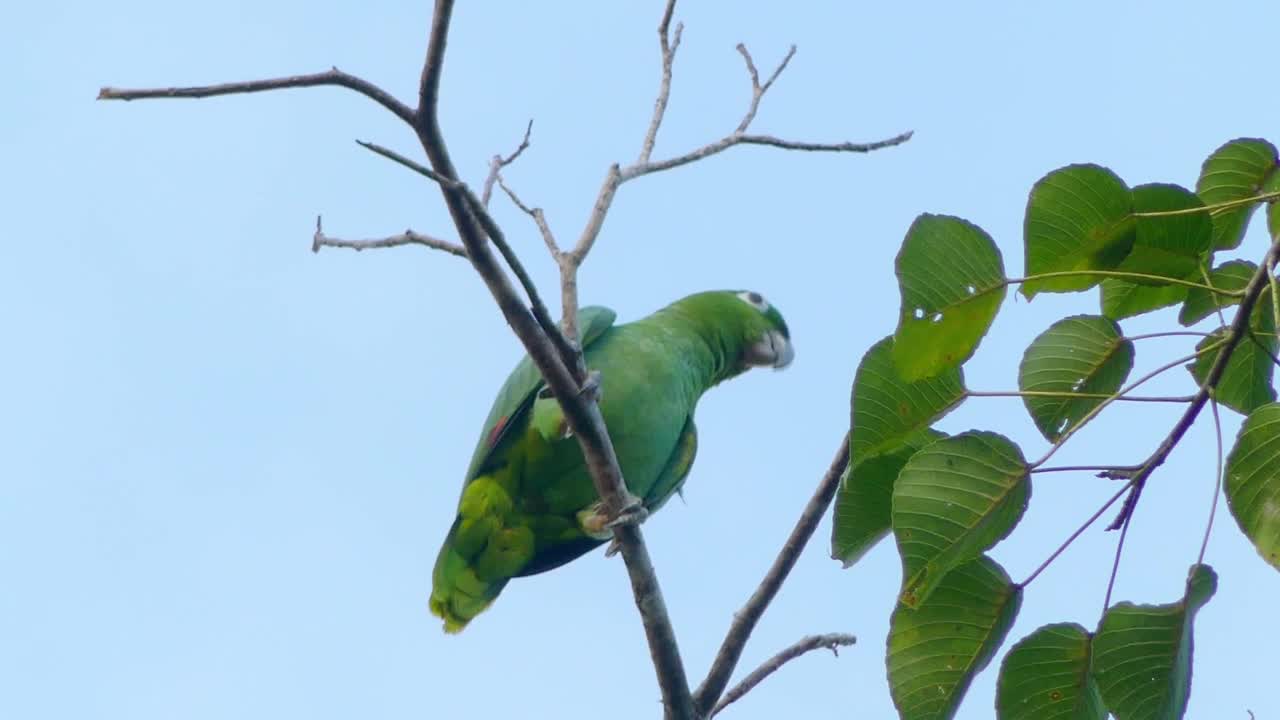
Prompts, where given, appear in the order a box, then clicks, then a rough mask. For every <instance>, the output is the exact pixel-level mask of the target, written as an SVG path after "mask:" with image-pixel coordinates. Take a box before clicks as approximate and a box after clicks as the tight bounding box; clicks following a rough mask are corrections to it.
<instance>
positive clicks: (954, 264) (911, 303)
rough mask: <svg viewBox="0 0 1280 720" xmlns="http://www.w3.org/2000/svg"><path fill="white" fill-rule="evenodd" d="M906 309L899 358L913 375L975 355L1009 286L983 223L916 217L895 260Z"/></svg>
mask: <svg viewBox="0 0 1280 720" xmlns="http://www.w3.org/2000/svg"><path fill="white" fill-rule="evenodd" d="M895 267H896V270H897V274H898V288H899V290H900V291H901V293H902V309H901V312H900V313H899V316H898V330H897V332H896V333H895V334H894V347H893V360H894V362H895V363H897V365H898V370H899V371H900V372H901V373H902V376H903V377H905V378H907V379H909V380H919V379H920V378H926V377H932V376H934V375H937V374H939V373H941V372H944V371H946V370H949V369H951V368H954V367H956V366H958V365H960V364H961V363H963V362H964V361H965V360H968V359H969V357H970V356H972V355H973V351H974V350H975V349H977V347H978V342H979V341H980V340H982V336H983V335H986V334H987V330H988V329H989V328H990V327H991V321H992V320H993V319H994V318H995V316H996V311H997V310H999V309H1000V303H1001V302H1003V301H1004V296H1005V294H1006V293H1007V292H1008V285H1007V283H1006V280H1007V278H1005V274H1004V261H1003V260H1002V259H1001V257H1000V249H999V248H997V247H996V244H995V243H994V242H992V240H991V236H990V235H987V233H985V232H983V230H982V228H980V227H978V226H977V225H974V224H973V223H970V222H968V221H965V220H961V219H960V218H956V217H949V216H946V215H929V214H924V215H921V216H919V217H917V218H916V221H915V222H913V223H911V228H910V229H909V230H907V237H906V239H905V240H903V241H902V249H901V250H899V251H898V259H897V262H896V264H895Z"/></svg>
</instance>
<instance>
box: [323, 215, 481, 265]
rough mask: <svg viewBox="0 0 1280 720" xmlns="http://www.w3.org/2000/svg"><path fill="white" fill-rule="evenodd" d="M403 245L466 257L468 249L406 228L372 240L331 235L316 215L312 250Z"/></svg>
mask: <svg viewBox="0 0 1280 720" xmlns="http://www.w3.org/2000/svg"><path fill="white" fill-rule="evenodd" d="M403 245H423V246H426V247H429V248H431V249H433V250H443V251H444V252H447V253H449V254H450V255H457V256H458V257H462V258H465V257H466V256H467V249H466V248H464V247H462V246H461V245H459V244H457V243H452V242H449V241H448V240H441V239H439V238H436V237H432V236H430V235H423V234H422V233H418V232H414V231H412V230H405V231H404V232H402V233H400V234H399V235H392V236H390V237H385V238H374V239H371V240H343V239H340V238H333V237H329V236H328V235H325V234H324V231H323V230H322V229H321V227H320V216H319V215H317V216H316V233H315V235H313V236H312V239H311V252H317V253H318V252H320V248H322V247H332V248H347V249H350V250H355V251H356V252H360V251H361V250H374V249H382V248H392V247H400V246H403Z"/></svg>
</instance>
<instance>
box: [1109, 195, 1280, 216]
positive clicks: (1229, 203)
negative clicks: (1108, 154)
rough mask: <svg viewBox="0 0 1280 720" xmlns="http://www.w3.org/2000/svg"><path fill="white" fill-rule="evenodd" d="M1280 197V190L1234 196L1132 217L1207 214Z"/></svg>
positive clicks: (1141, 213)
mask: <svg viewBox="0 0 1280 720" xmlns="http://www.w3.org/2000/svg"><path fill="white" fill-rule="evenodd" d="M1276 198H1280V190H1277V191H1274V192H1266V193H1262V194H1261V195H1253V196H1251V197H1247V198H1236V199H1235V200H1224V201H1223V202H1220V203H1213V204H1212V205H1204V206H1202V207H1193V208H1183V209H1181V210H1152V211H1151V212H1136V213H1133V217H1140V218H1142V217H1173V216H1175V215H1195V214H1196V213H1203V212H1207V213H1209V214H1211V215H1212V214H1214V213H1219V212H1222V211H1223V210H1230V209H1232V208H1235V207H1240V206H1241V205H1252V204H1253V203H1259V202H1265V201H1267V200H1275V199H1276Z"/></svg>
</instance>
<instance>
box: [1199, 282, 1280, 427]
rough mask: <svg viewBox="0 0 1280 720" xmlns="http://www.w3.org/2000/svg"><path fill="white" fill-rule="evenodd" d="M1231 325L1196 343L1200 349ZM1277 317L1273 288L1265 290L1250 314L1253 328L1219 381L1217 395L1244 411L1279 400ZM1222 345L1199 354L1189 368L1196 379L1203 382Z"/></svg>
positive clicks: (1234, 351) (1223, 334)
mask: <svg viewBox="0 0 1280 720" xmlns="http://www.w3.org/2000/svg"><path fill="white" fill-rule="evenodd" d="M1228 332H1229V330H1228V329H1227V328H1219V329H1218V330H1215V331H1214V332H1213V333H1211V334H1210V335H1209V336H1208V337H1206V338H1205V339H1203V340H1201V341H1200V342H1199V343H1197V344H1196V350H1202V349H1204V348H1206V347H1208V346H1209V345H1211V344H1213V343H1216V342H1220V341H1221V340H1222V339H1223V338H1225V337H1226V336H1227V333H1228ZM1276 344H1277V343H1276V332H1275V318H1274V317H1273V315H1272V313H1271V290H1270V289H1268V290H1264V291H1263V292H1262V295H1261V297H1259V298H1258V302H1257V305H1255V306H1254V308H1253V314H1252V315H1251V316H1250V318H1249V329H1248V330H1247V331H1246V332H1245V334H1244V337H1242V338H1240V342H1238V343H1236V346H1235V349H1234V350H1233V351H1232V352H1231V357H1230V358H1228V360H1227V367H1226V369H1225V370H1223V372H1222V378H1221V380H1219V381H1218V388H1217V391H1216V392H1215V393H1214V397H1216V398H1217V399H1218V402H1220V403H1222V404H1223V405H1225V406H1226V407H1229V408H1231V409H1232V410H1235V411H1236V412H1238V413H1240V414H1242V415H1248V414H1249V413H1251V412H1253V410H1254V409H1255V408H1258V407H1259V406H1261V405H1265V404H1267V403H1269V402H1275V399H1276V390H1275V388H1274V387H1272V385H1271V378H1272V376H1273V375H1274V374H1275V360H1274V359H1273V358H1274V357H1275V356H1276ZM1221 353H1222V350H1221V349H1218V350H1212V351H1210V352H1207V353H1204V354H1203V355H1200V356H1199V357H1197V358H1196V359H1195V360H1194V361H1193V362H1192V363H1191V364H1190V365H1188V366H1187V369H1188V370H1190V371H1191V376H1192V377H1193V378H1195V380H1196V383H1197V384H1200V385H1203V384H1204V381H1205V379H1206V378H1207V377H1208V376H1209V371H1210V369H1211V368H1213V364H1214V363H1215V362H1216V361H1217V359H1218V355H1220V354H1221Z"/></svg>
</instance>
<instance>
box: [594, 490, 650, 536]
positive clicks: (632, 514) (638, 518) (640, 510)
mask: <svg viewBox="0 0 1280 720" xmlns="http://www.w3.org/2000/svg"><path fill="white" fill-rule="evenodd" d="M648 517H649V508H646V507H645V506H644V503H643V502H641V500H640V498H638V497H632V498H631V499H630V500H629V501H628V502H627V506H626V507H625V508H623V509H622V512H620V513H618V515H617V517H615V518H613V519H612V520H610V521H609V522H607V523H605V524H604V526H605V527H606V528H608V529H609V530H612V529H614V528H616V527H618V526H619V525H639V524H640V523H642V522H644V521H645V520H646V519H647V518H648Z"/></svg>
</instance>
